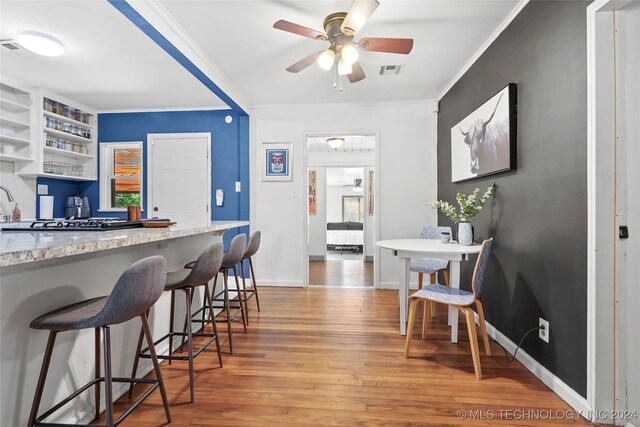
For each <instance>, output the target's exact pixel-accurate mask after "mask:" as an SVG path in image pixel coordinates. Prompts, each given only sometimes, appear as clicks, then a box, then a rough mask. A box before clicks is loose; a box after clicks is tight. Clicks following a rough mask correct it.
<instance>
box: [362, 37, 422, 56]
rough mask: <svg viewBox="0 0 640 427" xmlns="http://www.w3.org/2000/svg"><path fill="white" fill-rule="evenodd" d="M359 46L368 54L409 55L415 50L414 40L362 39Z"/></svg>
mask: <svg viewBox="0 0 640 427" xmlns="http://www.w3.org/2000/svg"><path fill="white" fill-rule="evenodd" d="M358 45H359V46H360V48H362V49H363V50H366V51H368V52H387V53H403V54H405V55H406V54H408V53H409V52H411V49H413V39H390V38H375V37H370V38H366V39H362V40H360V41H359V42H358Z"/></svg>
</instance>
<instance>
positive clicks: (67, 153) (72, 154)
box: [42, 146, 94, 160]
mask: <svg viewBox="0 0 640 427" xmlns="http://www.w3.org/2000/svg"><path fill="white" fill-rule="evenodd" d="M42 149H43V150H44V152H45V153H51V154H55V155H58V156H64V157H69V158H71V159H81V160H91V159H93V158H94V156H92V155H90V154H84V153H76V152H75V151H69V150H62V149H60V148H54V147H46V146H45V147H42Z"/></svg>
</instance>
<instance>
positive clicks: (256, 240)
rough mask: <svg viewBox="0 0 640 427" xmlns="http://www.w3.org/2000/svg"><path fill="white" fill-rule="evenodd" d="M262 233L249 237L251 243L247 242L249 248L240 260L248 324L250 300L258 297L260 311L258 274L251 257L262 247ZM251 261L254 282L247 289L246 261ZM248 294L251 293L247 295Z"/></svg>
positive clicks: (257, 232) (257, 302) (252, 280)
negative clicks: (251, 286)
mask: <svg viewBox="0 0 640 427" xmlns="http://www.w3.org/2000/svg"><path fill="white" fill-rule="evenodd" d="M261 236H262V233H260V231H256V232H254V233H253V234H252V235H251V237H250V238H249V243H247V248H246V249H245V251H244V255H242V260H241V261H240V273H241V275H242V297H243V300H244V310H245V312H246V315H247V325H248V324H249V300H250V299H251V298H253V297H254V296H255V297H256V305H257V306H258V312H259V311H260V297H259V296H258V285H257V284H256V275H255V273H254V272H253V261H252V260H251V257H252V256H254V255H255V254H256V252H258V249H259V248H260V237H261ZM245 260H248V261H249V269H250V271H251V282H252V284H253V288H249V289H247V287H246V280H245V274H244V261H245ZM247 294H249V295H248V296H247Z"/></svg>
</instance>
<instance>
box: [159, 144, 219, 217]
mask: <svg viewBox="0 0 640 427" xmlns="http://www.w3.org/2000/svg"><path fill="white" fill-rule="evenodd" d="M147 140H148V143H147V146H148V147H149V149H148V157H147V161H148V171H149V174H148V175H149V177H148V184H147V191H148V193H147V194H148V195H149V201H148V205H149V209H150V210H151V212H150V214H149V217H150V218H151V217H158V218H168V219H171V220H172V221H175V222H177V223H178V224H195V223H197V224H203V223H207V222H208V221H209V220H210V218H211V213H210V210H211V208H210V206H211V160H210V159H209V156H210V154H209V153H210V149H209V147H210V146H211V134H210V133H178V134H149V135H148V136H147Z"/></svg>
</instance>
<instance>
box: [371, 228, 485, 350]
mask: <svg viewBox="0 0 640 427" xmlns="http://www.w3.org/2000/svg"><path fill="white" fill-rule="evenodd" d="M376 245H378V246H379V247H381V248H384V249H390V250H391V251H392V252H393V255H395V256H397V257H398V259H399V260H400V280H399V283H398V298H399V299H400V335H406V334H407V318H408V312H407V311H408V310H407V307H408V305H409V283H410V282H409V273H410V271H409V268H410V267H411V260H412V259H419V258H430V259H441V260H446V261H449V269H450V274H449V286H451V287H453V288H456V289H460V261H466V260H468V259H469V255H472V254H477V253H479V252H480V248H481V247H482V245H479V244H473V245H471V246H463V245H460V244H459V243H458V242H449V243H442V242H440V240H432V239H393V240H381V241H379V242H376ZM449 325H450V326H451V342H454V343H456V342H458V309H456V308H454V307H452V306H449Z"/></svg>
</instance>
